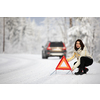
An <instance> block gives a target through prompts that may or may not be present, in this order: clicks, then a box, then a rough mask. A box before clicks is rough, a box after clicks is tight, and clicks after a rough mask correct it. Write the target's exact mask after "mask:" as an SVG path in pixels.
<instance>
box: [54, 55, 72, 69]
mask: <svg viewBox="0 0 100 100" xmlns="http://www.w3.org/2000/svg"><path fill="white" fill-rule="evenodd" d="M63 63H65V65H66V66H62V64H63ZM56 70H71V67H70V65H69V63H68V62H67V60H66V58H65V56H63V57H62V59H61V60H60V62H59V64H58V66H57V67H56Z"/></svg>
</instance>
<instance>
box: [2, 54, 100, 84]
mask: <svg viewBox="0 0 100 100" xmlns="http://www.w3.org/2000/svg"><path fill="white" fill-rule="evenodd" d="M59 61H60V59H59V58H58V57H49V58H48V59H42V58H41V55H33V54H0V83H1V84H71V83H76V84H79V83H84V84H85V83H86V84H87V83H90V84H91V83H100V64H99V63H96V62H94V63H93V65H91V66H89V72H88V74H86V75H78V76H76V75H72V73H68V74H66V73H67V72H68V71H67V70H58V71H57V74H55V73H54V74H52V75H50V74H51V73H52V72H53V71H54V70H55V68H56V66H57V64H58V63H59ZM75 61H76V59H74V60H73V61H71V62H69V64H70V66H71V67H72V66H73V63H74V62H75ZM75 71H77V69H76V70H75Z"/></svg>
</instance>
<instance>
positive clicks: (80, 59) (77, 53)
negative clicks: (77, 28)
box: [67, 39, 93, 75]
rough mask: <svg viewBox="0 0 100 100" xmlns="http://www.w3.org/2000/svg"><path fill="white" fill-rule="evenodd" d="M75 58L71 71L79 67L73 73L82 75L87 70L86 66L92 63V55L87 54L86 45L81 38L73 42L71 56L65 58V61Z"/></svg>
mask: <svg viewBox="0 0 100 100" xmlns="http://www.w3.org/2000/svg"><path fill="white" fill-rule="evenodd" d="M75 57H76V58H77V62H75V63H74V66H73V67H72V71H73V70H74V69H75V68H79V70H78V72H76V73H75V75H82V74H86V73H87V72H88V70H89V69H88V68H86V67H87V66H89V65H92V63H93V57H92V56H91V55H90V54H89V52H88V50H87V48H86V46H85V45H84V44H83V42H82V40H80V39H78V40H76V42H75V45H74V52H73V55H72V57H70V58H67V61H68V62H69V61H71V60H73V59H74V58H75Z"/></svg>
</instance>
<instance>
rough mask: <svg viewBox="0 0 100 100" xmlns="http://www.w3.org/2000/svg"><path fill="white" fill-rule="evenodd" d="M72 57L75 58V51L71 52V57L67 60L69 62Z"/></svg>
mask: <svg viewBox="0 0 100 100" xmlns="http://www.w3.org/2000/svg"><path fill="white" fill-rule="evenodd" d="M74 58H75V52H74V53H73V54H72V57H70V58H67V61H68V62H69V61H71V60H73V59H74Z"/></svg>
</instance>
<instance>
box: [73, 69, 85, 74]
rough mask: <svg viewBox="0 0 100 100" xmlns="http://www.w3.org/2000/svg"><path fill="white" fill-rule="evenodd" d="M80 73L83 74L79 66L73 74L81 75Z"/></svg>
mask: <svg viewBox="0 0 100 100" xmlns="http://www.w3.org/2000/svg"><path fill="white" fill-rule="evenodd" d="M82 74H83V72H82V70H81V69H80V68H79V71H78V72H76V73H75V75H82Z"/></svg>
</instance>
